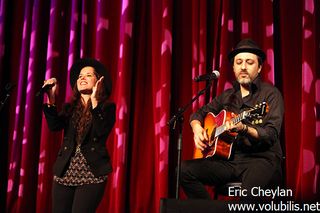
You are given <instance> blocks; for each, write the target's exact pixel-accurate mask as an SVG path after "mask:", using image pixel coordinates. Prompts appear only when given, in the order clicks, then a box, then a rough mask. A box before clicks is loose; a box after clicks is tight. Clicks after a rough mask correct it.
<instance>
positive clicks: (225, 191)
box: [214, 181, 242, 200]
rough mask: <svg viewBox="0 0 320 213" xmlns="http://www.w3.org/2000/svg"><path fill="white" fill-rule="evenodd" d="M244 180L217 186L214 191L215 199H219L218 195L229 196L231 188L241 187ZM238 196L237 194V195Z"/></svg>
mask: <svg viewBox="0 0 320 213" xmlns="http://www.w3.org/2000/svg"><path fill="white" fill-rule="evenodd" d="M241 186H242V182H240V181H235V182H228V183H225V184H224V185H221V186H216V187H215V191H214V199H215V200H218V196H219V195H222V196H229V188H230V187H233V188H234V189H241ZM235 197H237V196H235Z"/></svg>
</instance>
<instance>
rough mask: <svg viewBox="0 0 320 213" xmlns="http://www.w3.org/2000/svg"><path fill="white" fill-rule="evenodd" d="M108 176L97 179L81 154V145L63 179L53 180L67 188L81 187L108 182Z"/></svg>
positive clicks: (54, 178)
mask: <svg viewBox="0 0 320 213" xmlns="http://www.w3.org/2000/svg"><path fill="white" fill-rule="evenodd" d="M107 177H108V176H107V175H104V176H100V177H95V176H94V175H93V173H92V172H91V171H90V168H89V165H88V163H87V160H86V159H85V157H84V156H83V154H82V153H81V149H80V145H77V148H76V152H75V154H74V156H73V157H72V158H71V161H70V165H69V168H68V170H67V171H66V173H65V174H64V175H63V177H62V178H60V177H58V176H54V177H53V180H54V181H56V182H57V183H59V184H62V185H65V186H81V185H84V184H95V183H102V182H104V181H105V180H107Z"/></svg>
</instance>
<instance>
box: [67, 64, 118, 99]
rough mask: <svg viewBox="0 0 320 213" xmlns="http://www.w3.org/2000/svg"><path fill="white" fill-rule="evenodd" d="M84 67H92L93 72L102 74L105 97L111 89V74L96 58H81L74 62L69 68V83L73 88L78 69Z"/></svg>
mask: <svg viewBox="0 0 320 213" xmlns="http://www.w3.org/2000/svg"><path fill="white" fill-rule="evenodd" d="M84 67H93V68H94V70H95V72H96V73H98V74H99V75H100V76H104V88H105V92H106V95H107V97H109V96H110V94H111V91H112V81H111V76H110V74H109V72H108V70H107V69H106V68H105V66H104V65H103V64H102V63H101V62H99V61H98V60H96V59H93V58H81V59H78V60H77V61H75V62H74V64H73V65H72V67H71V68H70V85H71V87H72V88H73V87H74V85H75V84H76V82H77V79H78V76H79V74H80V71H81V70H82V68H84Z"/></svg>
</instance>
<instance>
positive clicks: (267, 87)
mask: <svg viewBox="0 0 320 213" xmlns="http://www.w3.org/2000/svg"><path fill="white" fill-rule="evenodd" d="M262 102H266V103H267V104H268V108H269V111H268V112H267V114H266V115H265V116H264V117H263V119H262V123H259V124H251V123H249V121H248V120H243V121H242V122H243V123H245V124H247V125H248V126H250V127H253V128H255V129H256V130H257V132H258V135H259V139H254V138H251V137H249V136H239V137H238V139H237V143H235V145H236V146H235V147H236V148H235V149H236V153H250V155H253V154H256V155H260V156H261V155H262V156H265V157H267V156H270V155H272V156H274V155H276V156H277V157H280V156H281V155H282V151H281V146H280V142H279V135H280V130H281V125H282V119H283V113H284V104H283V99H282V95H281V93H280V92H279V90H278V89H277V88H276V87H274V86H272V85H271V84H268V83H266V82H262V81H261V78H260V76H258V77H257V78H256V79H255V80H254V81H253V82H252V83H251V85H250V93H249V95H248V96H246V97H243V98H242V96H241V91H240V84H239V83H238V82H234V83H233V87H232V88H230V89H228V90H226V91H224V92H223V93H222V94H221V95H219V96H217V97H216V98H214V99H213V100H212V102H210V103H208V104H207V105H205V106H203V107H201V108H200V109H199V110H197V111H196V112H195V113H193V114H192V115H191V117H190V122H191V121H192V120H199V121H200V122H201V124H202V125H203V120H204V117H205V116H206V115H207V113H208V112H213V113H214V114H218V113H219V112H220V111H221V110H223V109H225V110H226V111H229V112H234V113H236V114H239V113H241V112H242V111H244V110H247V109H249V108H252V107H255V105H256V104H259V103H262ZM266 152H269V153H266ZM263 153H265V154H263Z"/></svg>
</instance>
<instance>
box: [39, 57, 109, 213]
mask: <svg viewBox="0 0 320 213" xmlns="http://www.w3.org/2000/svg"><path fill="white" fill-rule="evenodd" d="M47 84H53V85H54V86H53V87H52V88H51V89H50V90H49V91H48V92H47V95H48V101H47V104H44V109H43V110H44V114H45V117H46V120H47V123H48V126H49V129H50V130H51V131H59V130H64V139H63V144H62V147H61V149H60V150H59V152H58V157H57V160H56V162H55V164H54V168H53V173H54V177H53V188H52V193H53V207H52V208H53V212H95V210H96V208H97V207H98V205H99V203H100V201H101V199H102V196H103V193H104V188H105V184H106V181H107V177H108V174H109V173H110V172H111V171H112V168H111V163H110V158H109V155H108V152H107V150H106V146H105V142H106V139H107V137H108V135H109V133H110V131H111V129H112V127H113V125H114V122H115V104H114V103H112V102H110V101H108V98H109V96H110V94H111V78H110V75H109V73H108V72H107V70H106V69H105V67H104V66H103V65H102V64H101V63H100V62H99V61H97V60H95V59H90V58H84V59H80V60H78V61H76V62H75V63H74V64H73V66H72V67H71V70H70V84H71V87H72V88H73V97H72V101H71V102H70V103H68V104H66V105H65V106H64V107H63V109H62V111H61V112H60V113H58V112H57V108H56V106H55V97H56V91H57V82H56V79H55V78H51V79H48V80H46V81H45V82H44V85H43V87H44V86H46V85H47Z"/></svg>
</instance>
